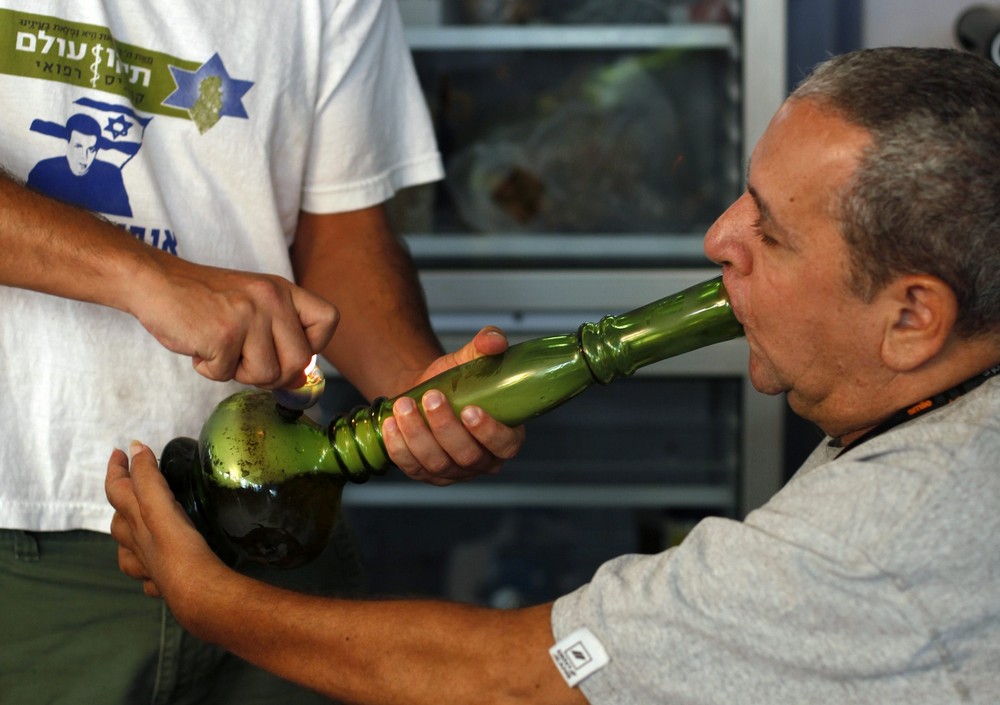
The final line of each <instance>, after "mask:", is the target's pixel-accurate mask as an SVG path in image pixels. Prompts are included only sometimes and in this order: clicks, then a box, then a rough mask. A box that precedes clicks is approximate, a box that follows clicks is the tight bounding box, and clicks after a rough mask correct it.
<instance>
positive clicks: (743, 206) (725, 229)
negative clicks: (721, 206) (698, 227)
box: [704, 193, 756, 274]
mask: <svg viewBox="0 0 1000 705" xmlns="http://www.w3.org/2000/svg"><path fill="white" fill-rule="evenodd" d="M755 213H756V208H755V206H754V203H753V200H752V199H751V198H750V195H749V194H747V193H744V194H743V195H742V196H740V198H738V199H737V200H736V201H735V202H734V203H733V204H732V205H731V206H729V208H727V209H726V212H725V213H723V214H722V215H721V216H719V218H718V220H716V221H715V223H713V224H712V227H710V228H709V229H708V232H707V233H706V234H705V244H704V247H705V254H706V255H707V256H708V258H709V259H710V260H712V261H713V262H715V263H717V264H721V265H723V266H727V265H728V266H729V267H731V268H732V269H735V270H736V271H737V272H739V273H740V274H749V273H750V269H751V265H752V261H751V257H750V250H749V248H748V244H749V237H750V236H751V232H750V230H751V228H752V227H753V218H754V217H756V215H755Z"/></svg>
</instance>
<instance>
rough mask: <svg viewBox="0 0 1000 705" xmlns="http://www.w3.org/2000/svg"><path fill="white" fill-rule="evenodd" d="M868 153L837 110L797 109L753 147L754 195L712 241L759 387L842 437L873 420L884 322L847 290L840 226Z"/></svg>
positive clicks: (727, 216)
mask: <svg viewBox="0 0 1000 705" xmlns="http://www.w3.org/2000/svg"><path fill="white" fill-rule="evenodd" d="M869 143H870V137H869V135H868V133H867V131H865V130H864V129H862V128H860V127H857V126H854V125H851V124H849V123H847V122H846V121H844V120H843V119H842V118H841V117H839V116H838V115H837V114H836V113H834V112H832V111H830V110H829V109H826V108H823V107H821V106H819V105H817V104H816V103H814V102H812V101H808V100H807V101H793V102H789V103H786V104H785V106H783V107H782V109H781V110H780V111H779V112H778V113H777V114H776V115H775V117H774V119H773V120H772V121H771V124H770V125H769V126H768V129H767V131H766V132H765V133H764V135H763V136H762V137H761V139H760V141H759V142H758V144H757V146H756V148H755V149H754V152H753V157H752V160H751V165H750V170H749V175H748V190H747V192H746V193H745V194H743V196H742V197H740V199H739V200H737V201H736V202H735V203H734V204H733V205H732V206H731V207H730V208H729V209H728V210H727V211H726V212H725V213H724V214H723V215H722V216H721V217H720V218H719V219H718V221H716V223H715V224H714V225H713V226H712V228H711V229H710V230H709V232H708V234H707V235H706V238H705V252H706V253H707V254H708V256H709V257H710V258H711V259H712V260H714V261H716V262H719V263H721V264H722V265H723V276H724V281H725V285H726V289H727V290H728V292H729V294H730V297H731V299H732V302H733V307H734V310H735V311H736V315H737V317H738V318H739V319H740V321H741V322H742V323H743V325H744V327H745V330H746V334H747V342H748V344H749V346H750V363H749V365H750V377H751V381H752V382H753V385H754V386H755V387H756V388H757V389H758V390H760V391H762V392H765V393H768V394H778V393H781V392H787V393H788V401H789V403H790V404H791V406H792V408H793V409H795V410H796V411H797V412H798V413H799V414H801V415H802V416H804V417H806V418H809V419H811V420H813V421H815V422H816V423H818V424H819V425H820V426H821V427H823V428H824V430H826V431H827V432H828V433H833V434H834V435H840V434H841V433H842V432H847V431H850V430H852V424H856V423H859V422H862V421H863V420H865V419H867V417H866V416H865V413H866V410H865V408H864V407H865V406H866V404H865V401H864V400H863V399H859V392H858V387H859V386H860V383H861V381H862V380H865V379H870V378H871V374H870V373H871V372H872V371H873V369H875V368H877V367H878V366H879V365H880V358H879V353H878V348H879V345H880V341H881V333H882V329H881V327H882V325H883V323H882V321H881V320H880V319H879V318H878V316H877V315H874V314H873V313H872V311H871V308H872V307H870V306H868V305H867V304H865V303H864V302H863V301H861V300H860V299H858V297H857V296H855V295H854V294H853V293H852V292H851V291H850V289H849V287H848V267H849V257H848V251H847V246H846V244H845V243H844V240H843V237H842V236H841V234H840V229H839V223H838V222H837V220H836V216H837V212H838V209H837V203H838V199H839V193H840V192H841V190H842V189H843V188H844V187H845V185H846V183H847V182H848V180H849V179H850V177H851V176H852V174H853V173H854V170H855V169H856V167H857V165H858V162H859V158H860V155H861V153H862V150H863V149H864V148H865V147H866V146H867V145H868V144H869ZM868 393H869V394H871V393H877V391H876V390H869V392H868Z"/></svg>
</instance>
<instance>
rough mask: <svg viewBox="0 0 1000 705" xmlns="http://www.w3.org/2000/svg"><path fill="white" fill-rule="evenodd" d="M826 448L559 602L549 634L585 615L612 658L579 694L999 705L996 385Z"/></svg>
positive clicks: (999, 407)
mask: <svg viewBox="0 0 1000 705" xmlns="http://www.w3.org/2000/svg"><path fill="white" fill-rule="evenodd" d="M836 455H837V451H836V450H835V449H832V448H830V447H829V446H827V445H825V444H824V445H821V446H820V447H819V448H817V450H816V451H815V452H814V453H813V454H812V455H811V456H810V458H809V459H807V461H806V462H805V464H804V465H803V467H802V468H801V469H800V470H799V472H798V473H796V475H795V477H793V478H792V480H791V481H790V482H789V483H788V485H787V486H786V487H784V488H783V489H782V490H781V491H780V492H778V493H777V494H776V495H775V496H774V498H772V499H771V501H769V502H768V503H767V504H766V505H765V506H763V507H762V508H760V509H758V510H756V511H754V512H751V513H750V514H749V515H748V516H747V518H746V520H745V521H743V522H737V521H731V520H727V519H706V520H704V521H702V522H701V523H699V524H698V526H697V527H695V529H694V531H693V532H692V533H691V534H690V535H689V536H688V537H687V538H686V539H685V541H684V542H683V543H682V544H681V545H680V546H678V547H676V548H673V549H671V550H669V551H667V552H665V553H662V554H659V555H655V556H624V557H621V558H618V559H615V560H613V561H610V562H609V563H607V564H605V565H604V566H602V567H601V568H600V569H599V571H598V572H597V574H596V575H595V576H594V578H593V580H592V582H591V583H590V584H588V585H586V586H584V587H582V588H580V589H579V590H577V591H576V592H574V593H572V594H570V595H568V596H565V597H563V598H561V599H560V600H558V601H557V602H556V603H555V608H554V610H553V615H552V624H553V631H554V633H555V635H556V638H557V639H562V638H564V637H566V636H567V635H568V634H570V633H572V632H574V631H575V630H577V629H579V628H582V627H586V628H588V629H589V630H590V631H591V632H592V633H593V635H594V636H595V637H596V638H597V640H598V641H599V642H600V643H601V644H603V646H604V648H605V650H606V651H607V654H608V656H609V658H610V661H609V662H608V663H607V665H605V666H604V667H603V668H602V669H600V670H598V671H597V672H595V673H593V674H592V675H590V676H589V677H588V678H587V679H586V680H584V681H583V682H582V683H581V685H580V686H579V687H580V688H581V689H582V691H583V692H584V694H585V695H586V696H587V699H588V700H589V701H590V702H591V703H594V705H598V704H599V703H609V704H610V703H614V704H615V705H633V704H634V705H647V704H648V703H686V704H695V703H699V704H703V705H708V704H716V703H718V704H720V705H721V704H723V703H724V704H725V705H736V704H738V703H747V704H748V705H750V704H752V705H759V704H760V703H767V704H768V705H781V704H784V703H789V704H791V703H794V704H795V705H801V704H802V703H824V704H827V703H830V704H842V703H857V704H858V705H861V704H864V705H870V704H871V703H906V705H925V704H926V705H942V704H943V703H982V704H983V705H992V704H993V703H996V702H997V700H998V695H1000V546H998V537H1000V511H998V509H1000V465H998V461H997V459H998V458H1000V379H996V378H994V379H992V380H991V381H988V382H986V383H985V384H984V385H982V386H981V387H979V388H978V389H975V390H973V391H971V392H969V393H968V394H966V395H965V396H963V397H961V398H959V399H958V400H957V401H955V402H953V403H951V404H949V405H947V406H945V407H943V408H941V409H938V410H936V411H934V412H931V413H928V414H927V415H925V416H923V417H921V418H918V419H915V420H913V421H910V422H908V423H906V424H904V425H902V426H899V427H897V428H895V429H893V430H891V431H888V432H886V433H884V434H882V435H880V436H877V437H875V438H873V439H872V440H869V441H867V442H865V443H863V444H861V445H860V446H858V447H857V448H852V449H851V450H850V451H849V452H847V453H845V454H843V455H842V456H840V457H839V458H838V457H835V456H836Z"/></svg>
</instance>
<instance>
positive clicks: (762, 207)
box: [747, 184, 774, 223]
mask: <svg viewBox="0 0 1000 705" xmlns="http://www.w3.org/2000/svg"><path fill="white" fill-rule="evenodd" d="M747 193H749V194H750V198H752V199H753V202H754V205H756V206H757V212H758V213H760V219H761V220H766V221H768V222H770V223H773V222H774V218H773V217H772V216H771V209H770V208H768V207H767V203H766V202H765V201H764V199H763V198H761V196H760V194H759V193H757V190H756V189H755V188H754V187H753V186H750V185H749V184H748V185H747Z"/></svg>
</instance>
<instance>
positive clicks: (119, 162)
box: [28, 98, 152, 217]
mask: <svg viewBox="0 0 1000 705" xmlns="http://www.w3.org/2000/svg"><path fill="white" fill-rule="evenodd" d="M74 105H77V106H79V111H78V112H75V113H73V114H72V115H70V117H69V118H68V119H67V120H66V123H65V124H61V123H58V122H50V121H47V120H41V119H36V120H34V121H32V123H31V130H32V131H33V132H38V133H41V134H43V135H48V136H50V137H55V138H58V139H59V140H61V141H63V142H64V144H65V150H64V153H63V154H60V155H58V156H55V157H50V158H47V159H43V160H41V161H40V162H38V163H37V164H36V165H35V167H34V168H33V169H32V170H31V172H30V173H29V174H28V186H30V187H31V188H33V189H35V190H37V191H39V192H41V193H44V194H46V195H48V196H51V197H52V198H56V199H58V200H60V201H63V202H65V203H71V204H73V205H77V206H80V207H82V208H86V209H87V210H89V211H94V212H97V213H106V214H108V215H118V216H125V217H131V216H132V206H131V204H130V203H129V198H128V192H127V190H126V188H125V182H124V179H123V178H122V169H123V168H124V167H125V165H126V164H128V163H129V161H131V159H132V157H134V156H135V155H136V153H138V151H139V148H140V147H141V146H142V139H143V135H144V133H145V129H146V126H147V125H148V124H149V122H150V120H152V118H143V117H140V116H138V115H137V114H136V113H135V112H134V111H133V110H132V109H131V108H128V107H125V106H120V105H112V104H109V103H103V102H100V101H95V100H90V99H88V98H81V99H79V100H77V101H75V103H74ZM102 122H103V125H102Z"/></svg>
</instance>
